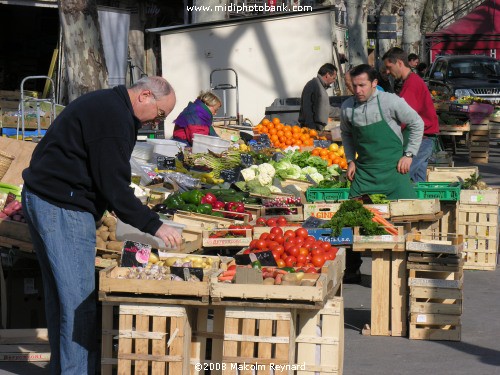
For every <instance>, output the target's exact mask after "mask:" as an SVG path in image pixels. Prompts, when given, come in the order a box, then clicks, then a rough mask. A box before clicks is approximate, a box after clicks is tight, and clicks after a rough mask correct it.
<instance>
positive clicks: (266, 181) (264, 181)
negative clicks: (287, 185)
mask: <svg viewBox="0 0 500 375" xmlns="http://www.w3.org/2000/svg"><path fill="white" fill-rule="evenodd" d="M257 178H258V180H259V182H260V184H261V185H262V186H265V185H271V184H272V182H273V177H272V176H271V175H269V174H264V173H260V174H259V175H258V176H257Z"/></svg>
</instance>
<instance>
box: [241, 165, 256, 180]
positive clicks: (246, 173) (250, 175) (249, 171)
mask: <svg viewBox="0 0 500 375" xmlns="http://www.w3.org/2000/svg"><path fill="white" fill-rule="evenodd" d="M241 175H242V176H243V179H244V180H245V181H252V180H253V179H254V178H255V177H256V174H255V169H253V168H252V167H250V168H245V169H242V170H241Z"/></svg>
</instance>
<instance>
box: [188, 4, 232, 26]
mask: <svg viewBox="0 0 500 375" xmlns="http://www.w3.org/2000/svg"><path fill="white" fill-rule="evenodd" d="M193 4H194V5H195V6H199V7H205V10H203V9H201V10H198V11H194V10H193V18H192V19H193V23H200V22H210V21H218V20H223V19H225V18H226V12H225V11H224V10H222V9H219V10H216V8H215V7H216V6H224V5H226V1H225V0H194V1H193ZM209 8H210V10H208V9H209Z"/></svg>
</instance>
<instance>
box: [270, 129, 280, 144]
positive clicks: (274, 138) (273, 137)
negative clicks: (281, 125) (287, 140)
mask: <svg viewBox="0 0 500 375" xmlns="http://www.w3.org/2000/svg"><path fill="white" fill-rule="evenodd" d="M273 130H274V129H273ZM271 141H273V142H278V141H279V140H278V136H277V135H276V134H273V135H271Z"/></svg>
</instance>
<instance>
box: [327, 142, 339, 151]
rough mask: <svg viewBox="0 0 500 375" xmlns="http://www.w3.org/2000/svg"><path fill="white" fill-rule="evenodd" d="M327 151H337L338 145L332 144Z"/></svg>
mask: <svg viewBox="0 0 500 375" xmlns="http://www.w3.org/2000/svg"><path fill="white" fill-rule="evenodd" d="M328 150H330V151H338V150H339V145H338V144H336V143H332V144H331V145H330V146H329V147H328Z"/></svg>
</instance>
